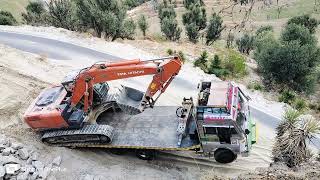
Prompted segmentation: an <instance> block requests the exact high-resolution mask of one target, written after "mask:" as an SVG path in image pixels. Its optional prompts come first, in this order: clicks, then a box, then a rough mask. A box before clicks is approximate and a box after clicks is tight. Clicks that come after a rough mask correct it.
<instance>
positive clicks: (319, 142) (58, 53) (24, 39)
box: [0, 31, 320, 149]
mask: <svg viewBox="0 0 320 180" xmlns="http://www.w3.org/2000/svg"><path fill="white" fill-rule="evenodd" d="M0 43H2V44H6V45H8V46H11V47H13V48H16V49H19V50H22V51H25V52H29V53H34V54H39V55H46V56H47V57H48V58H51V59H57V60H70V59H74V57H83V59H93V60H96V61H101V60H111V61H115V60H119V59H121V58H120V57H116V56H112V55H109V54H107V53H103V52H99V51H96V50H93V49H89V48H85V47H82V46H78V45H75V44H71V43H67V42H62V41H58V40H54V39H48V38H43V37H38V36H32V35H24V34H19V33H12V32H4V31H0ZM75 55H76V56H75ZM175 81H176V83H177V84H183V85H184V86H187V87H190V88H193V87H195V86H196V85H195V84H190V83H186V82H185V81H184V80H183V79H181V78H179V77H177V78H176V80H175ZM251 113H252V116H253V117H254V118H255V119H257V120H258V121H259V123H262V124H264V125H265V126H268V127H270V128H271V129H275V128H276V126H277V124H278V123H279V122H280V118H279V117H276V116H273V115H272V114H268V113H265V112H264V110H262V109H260V108H257V107H251ZM311 143H312V144H313V145H314V146H315V147H316V148H318V149H320V137H317V138H314V139H313V141H312V142H311Z"/></svg>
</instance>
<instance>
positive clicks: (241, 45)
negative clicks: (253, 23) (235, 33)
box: [236, 34, 254, 55]
mask: <svg viewBox="0 0 320 180" xmlns="http://www.w3.org/2000/svg"><path fill="white" fill-rule="evenodd" d="M236 44H237V46H238V50H239V52H241V53H243V54H247V55H249V54H250V51H251V50H253V48H254V37H253V36H250V35H249V34H245V35H243V36H242V37H241V38H240V39H237V41H236Z"/></svg>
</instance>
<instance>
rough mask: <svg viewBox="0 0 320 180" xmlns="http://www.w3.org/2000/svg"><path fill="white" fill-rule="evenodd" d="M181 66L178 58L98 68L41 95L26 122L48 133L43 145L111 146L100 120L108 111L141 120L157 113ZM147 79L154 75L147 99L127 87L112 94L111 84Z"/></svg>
mask: <svg viewBox="0 0 320 180" xmlns="http://www.w3.org/2000/svg"><path fill="white" fill-rule="evenodd" d="M181 66H182V62H181V60H180V58H179V57H165V58H159V59H152V60H144V61H142V60H139V59H137V60H125V61H120V62H114V63H105V62H102V63H99V62H98V63H95V64H93V65H92V66H91V67H87V68H84V69H82V70H80V71H77V72H73V73H71V74H69V75H67V76H66V77H65V79H64V80H63V82H62V83H61V85H58V86H54V87H50V88H47V89H45V90H44V91H43V92H41V94H40V95H39V96H38V97H37V98H36V99H35V100H34V102H33V103H32V104H31V105H30V106H29V108H28V109H27V111H26V113H25V114H24V120H25V122H26V123H27V124H28V125H29V126H30V127H31V128H32V129H34V130H37V131H41V132H44V134H43V136H42V141H44V142H46V143H49V144H58V145H61V144H62V145H63V144H68V143H109V142H110V141H111V139H112V136H113V127H112V126H110V125H100V124H97V123H96V122H95V120H96V118H97V117H98V116H99V115H100V114H101V113H102V112H104V111H106V110H108V109H115V108H120V109H121V110H122V111H124V112H126V113H128V114H139V113H141V112H142V111H143V110H144V109H146V108H148V107H153V106H154V104H155V102H156V101H157V99H158V98H159V97H160V95H161V94H162V93H163V92H165V90H166V88H167V87H168V86H169V85H170V83H171V81H172V80H173V79H174V77H175V76H176V75H177V74H178V72H179V71H180V69H181ZM144 75H153V79H152V81H151V83H150V84H149V86H148V88H147V91H146V92H145V93H143V92H141V91H138V90H136V89H133V88H129V87H125V86H122V88H119V89H116V90H114V91H112V89H111V88H109V85H108V83H107V82H108V81H112V80H119V79H125V78H131V77H137V76H144Z"/></svg>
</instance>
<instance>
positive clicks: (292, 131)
mask: <svg viewBox="0 0 320 180" xmlns="http://www.w3.org/2000/svg"><path fill="white" fill-rule="evenodd" d="M276 130H277V136H276V142H275V144H274V147H273V150H272V155H273V160H274V161H275V162H277V161H281V162H284V163H286V164H287V166H289V167H294V166H297V165H299V164H301V163H302V162H305V161H307V160H308V159H309V158H310V157H311V153H310V151H309V149H308V148H307V140H309V141H311V140H312V138H313V137H314V135H315V134H319V133H320V122H319V121H317V120H315V119H314V118H312V117H310V116H309V117H307V116H304V117H302V116H301V113H300V112H298V111H297V110H294V109H288V110H286V112H285V114H284V116H283V121H282V122H281V123H280V124H279V126H278V127H277V129H276Z"/></svg>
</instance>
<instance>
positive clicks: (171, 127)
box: [63, 106, 200, 150]
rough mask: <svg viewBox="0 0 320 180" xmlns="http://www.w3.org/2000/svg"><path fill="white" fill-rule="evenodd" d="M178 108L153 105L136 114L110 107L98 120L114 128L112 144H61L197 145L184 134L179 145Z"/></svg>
mask: <svg viewBox="0 0 320 180" xmlns="http://www.w3.org/2000/svg"><path fill="white" fill-rule="evenodd" d="M177 108H178V107H176V106H155V107H154V108H152V109H146V110H145V111H144V112H142V113H141V114H138V115H129V114H125V113H123V112H121V111H117V112H113V111H112V110H111V109H110V111H107V112H104V113H103V114H101V115H100V117H99V118H98V119H97V123H98V124H101V125H110V126H112V127H113V128H114V131H113V139H112V141H111V143H108V144H98V143H70V144H63V146H72V147H100V148H131V149H156V150H191V149H196V148H199V147H200V145H199V143H198V142H195V141H194V140H191V139H190V138H189V136H185V137H183V138H182V141H181V145H178V144H179V133H178V132H177V128H178V124H179V117H177V116H176V114H175V112H176V109H177Z"/></svg>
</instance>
